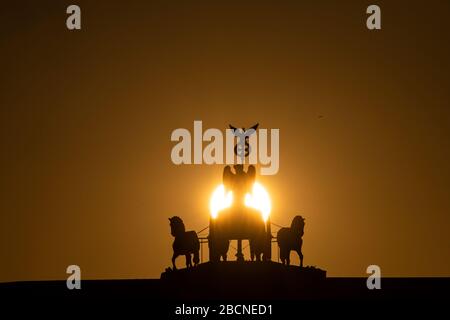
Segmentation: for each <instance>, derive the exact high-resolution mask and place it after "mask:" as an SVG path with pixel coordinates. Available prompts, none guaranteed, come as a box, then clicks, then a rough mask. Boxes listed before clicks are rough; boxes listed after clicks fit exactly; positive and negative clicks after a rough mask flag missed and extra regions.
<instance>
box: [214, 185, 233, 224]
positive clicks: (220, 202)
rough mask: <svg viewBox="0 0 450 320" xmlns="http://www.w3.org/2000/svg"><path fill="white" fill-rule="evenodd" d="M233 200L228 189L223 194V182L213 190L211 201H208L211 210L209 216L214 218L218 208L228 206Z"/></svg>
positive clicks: (221, 208)
mask: <svg viewBox="0 0 450 320" xmlns="http://www.w3.org/2000/svg"><path fill="white" fill-rule="evenodd" d="M232 202H233V193H232V192H231V191H228V192H227V193H226V194H225V187H224V185H223V184H221V185H220V186H218V187H217V188H216V190H214V192H213V194H212V197H211V201H210V202H209V209H210V211H211V216H212V217H213V218H214V219H215V218H217V215H218V213H219V211H220V210H223V209H225V208H228V207H229V206H231V203H232Z"/></svg>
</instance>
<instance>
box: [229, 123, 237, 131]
mask: <svg viewBox="0 0 450 320" xmlns="http://www.w3.org/2000/svg"><path fill="white" fill-rule="evenodd" d="M228 126H229V127H230V129H231V130H233V132H234V131H236V130H237V128H235V127H233V126H232V125H231V124H229V125H228Z"/></svg>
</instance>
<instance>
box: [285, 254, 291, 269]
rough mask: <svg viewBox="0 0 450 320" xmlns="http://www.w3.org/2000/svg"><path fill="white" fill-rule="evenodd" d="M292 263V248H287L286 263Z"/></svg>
mask: <svg viewBox="0 0 450 320" xmlns="http://www.w3.org/2000/svg"><path fill="white" fill-rule="evenodd" d="M290 264H291V250H286V265H287V266H288V265H290Z"/></svg>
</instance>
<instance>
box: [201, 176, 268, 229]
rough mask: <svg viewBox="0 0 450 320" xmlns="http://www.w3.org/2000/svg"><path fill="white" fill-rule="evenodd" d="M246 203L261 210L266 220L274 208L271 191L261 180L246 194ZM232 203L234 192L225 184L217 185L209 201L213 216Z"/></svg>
mask: <svg viewBox="0 0 450 320" xmlns="http://www.w3.org/2000/svg"><path fill="white" fill-rule="evenodd" d="M244 203H245V205H246V206H247V207H250V208H253V209H256V210H258V211H259V212H261V218H262V219H263V221H264V222H266V221H267V220H268V219H269V216H270V212H271V210H272V203H271V200H270V196H269V193H268V192H267V191H266V189H265V188H264V187H263V186H262V185H261V184H260V183H259V182H255V183H254V184H253V187H252V190H251V193H247V194H246V195H245V199H244ZM232 204H233V192H232V191H226V190H225V187H224V185H223V184H221V185H219V186H217V187H216V189H215V190H214V192H213V194H212V196H211V200H210V202H209V209H210V213H211V217H212V218H213V219H215V218H217V216H218V215H219V212H220V211H222V210H223V209H226V208H229V207H231V205H232Z"/></svg>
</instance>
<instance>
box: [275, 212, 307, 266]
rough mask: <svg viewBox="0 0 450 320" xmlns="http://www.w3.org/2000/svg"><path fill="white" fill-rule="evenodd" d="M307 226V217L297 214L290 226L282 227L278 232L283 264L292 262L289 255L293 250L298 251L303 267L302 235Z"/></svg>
mask: <svg viewBox="0 0 450 320" xmlns="http://www.w3.org/2000/svg"><path fill="white" fill-rule="evenodd" d="M304 228H305V219H304V218H303V217H302V216H295V217H294V219H293V220H292V223H291V227H290V228H281V229H280V230H278V233H277V241H278V246H279V247H280V259H281V263H283V265H289V264H290V258H289V255H290V253H291V250H294V251H296V252H297V253H298V256H299V258H300V267H303V254H302V244H303V240H302V236H303V233H304Z"/></svg>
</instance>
